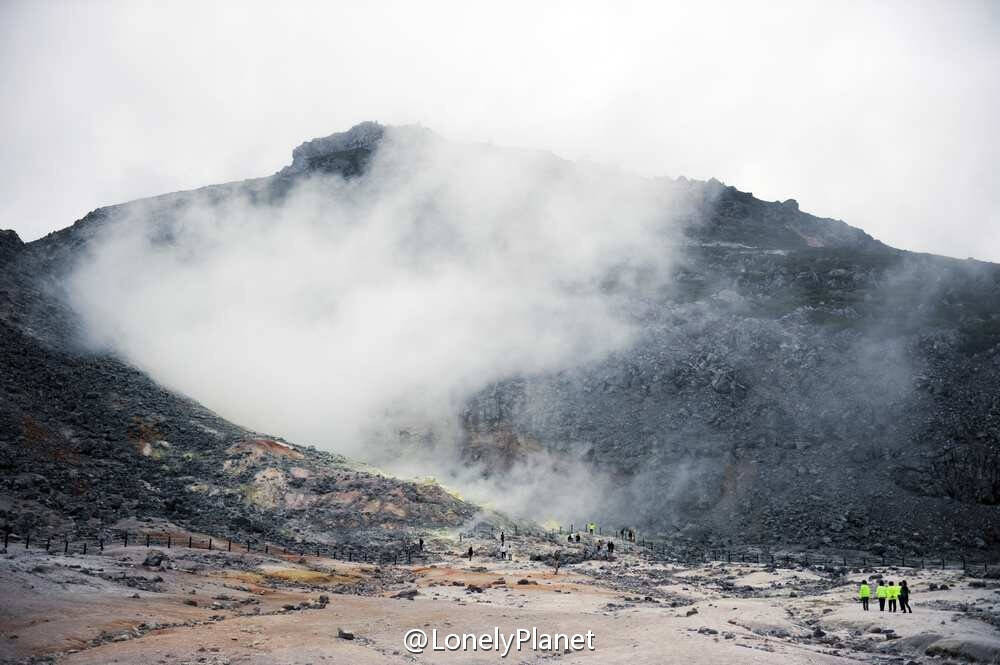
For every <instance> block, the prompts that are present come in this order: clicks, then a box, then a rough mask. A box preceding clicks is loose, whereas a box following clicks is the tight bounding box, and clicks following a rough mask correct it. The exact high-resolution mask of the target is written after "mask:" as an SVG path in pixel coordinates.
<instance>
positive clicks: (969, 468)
mask: <svg viewBox="0 0 1000 665" xmlns="http://www.w3.org/2000/svg"><path fill="white" fill-rule="evenodd" d="M393 131H396V130H393V129H391V128H385V127H382V126H381V125H378V124H376V123H363V124H361V125H358V126H356V127H354V128H352V129H351V130H349V131H348V132H345V133H340V134H334V135H332V136H329V137H326V138H321V139H316V140H313V141H309V142H307V143H304V144H303V145H301V146H299V147H298V148H296V149H295V150H294V151H293V155H292V163H291V165H289V166H287V167H285V168H284V169H282V170H281V171H279V172H278V173H276V174H274V175H272V176H268V177H265V178H259V179H255V180H250V181H245V182H238V183H230V184H225V185H216V186H212V187H207V188H204V189H202V190H196V191H195V192H180V193H175V194H169V195H165V196H160V197H155V198H153V199H147V200H143V201H137V202H132V203H127V204H122V205H117V206H110V207H107V208H101V209H98V210H95V211H93V212H91V213H89V214H87V215H86V216H85V217H83V218H82V219H80V220H78V221H77V222H76V223H75V224H73V225H72V226H70V227H68V228H66V229H63V230H61V231H58V232H55V233H52V234H49V235H48V236H45V237H44V238H41V239H39V240H36V241H33V242H30V243H27V244H24V243H22V242H21V241H20V239H19V238H18V237H17V235H16V234H14V233H13V232H12V231H2V232H0V329H2V346H0V390H2V393H0V395H2V400H0V451H2V460H3V461H2V465H3V469H4V474H3V477H4V480H3V484H2V485H0V491H2V497H0V509H2V511H3V513H4V515H3V516H4V518H5V519H7V520H8V521H9V522H10V523H17V524H18V526H17V528H18V529H21V530H25V529H37V530H45V529H48V530H54V529H59V530H63V531H67V532H82V533H93V532H98V531H100V530H101V529H104V528H108V527H110V526H113V525H114V524H116V523H119V522H121V521H122V520H129V519H136V518H138V519H146V518H163V519H168V520H171V521H173V522H175V523H178V524H183V525H186V526H189V527H192V528H198V529H202V530H205V531H212V532H234V531H238V532H240V533H244V534H258V535H266V536H267V537H270V538H272V539H278V540H285V541H295V540H310V541H318V542H337V541H338V540H343V539H345V538H347V537H352V536H351V534H375V536H376V537H381V536H380V535H379V534H382V535H384V534H386V533H389V534H391V533H393V532H396V531H398V530H400V529H433V528H441V527H455V526H459V525H461V524H463V523H465V522H466V521H467V520H469V519H470V518H472V517H473V516H474V515H475V514H476V512H477V508H476V507H475V506H473V505H472V504H470V503H467V502H465V501H463V500H461V499H459V498H457V497H456V496H454V495H452V494H450V493H448V492H447V491H445V490H444V489H442V488H441V487H440V486H439V485H437V484H436V483H434V482H422V483H421V482H409V481H403V480H399V479H396V478H393V477H390V476H386V475H384V474H379V473H377V472H375V471H374V470H372V469H370V468H368V467H365V466H363V465H360V464H358V463H355V462H351V461H350V460H348V459H347V458H345V457H342V456H340V455H337V454H334V453H331V452H322V451H319V450H316V449H313V448H311V447H308V446H301V445H296V444H295V443H292V442H288V441H285V440H283V439H281V438H279V437H277V436H274V435H265V434H260V433H257V432H253V431H250V430H249V429H246V428H243V427H240V426H239V425H236V424H233V423H232V422H229V420H227V419H225V418H223V417H222V416H220V415H216V414H215V413H213V412H212V411H210V410H209V409H207V408H205V407H203V406H201V405H200V404H198V403H197V402H195V401H193V400H192V399H190V398H188V397H186V396H184V395H183V394H180V393H179V392H178V390H177V389H176V386H175V384H174V383H171V385H174V386H175V387H174V388H173V389H170V388H166V387H164V385H163V384H162V383H161V382H160V378H159V377H158V376H157V375H156V374H155V372H154V371H153V370H148V366H147V363H146V361H145V358H144V357H143V355H142V354H143V350H142V349H141V348H140V349H138V350H137V349H136V348H134V347H133V348H132V349H130V350H129V351H127V352H126V351H122V350H121V349H118V348H115V347H114V345H113V344H104V345H101V344H94V343H93V340H92V339H88V335H87V334H86V330H85V328H86V327H87V326H86V325H85V323H86V322H85V321H84V320H82V316H83V315H82V314H81V307H80V306H79V302H78V301H76V300H75V298H76V297H77V296H78V294H79V291H77V290H74V287H73V284H72V280H73V278H74V277H73V276H74V275H75V274H77V273H76V271H77V270H78V268H79V265H80V264H81V262H86V261H89V260H90V258H89V257H91V256H92V255H93V253H94V252H95V251H97V250H99V249H100V246H101V243H105V242H107V239H108V237H109V234H111V235H113V234H115V233H118V229H119V228H120V225H121V224H122V223H123V220H126V221H125V223H126V224H132V225H134V224H142V225H143V226H144V228H145V229H146V230H145V231H144V232H145V233H147V235H148V236H149V237H150V238H152V240H151V242H152V243H154V244H155V245H156V246H162V247H171V246H173V245H175V244H176V243H178V242H179V238H181V237H182V236H183V234H184V233H186V228H187V226H186V225H187V224H190V223H191V220H190V219H189V218H188V219H185V221H184V223H179V222H178V220H179V219H181V218H182V217H184V215H185V211H187V210H189V209H190V207H191V206H192V205H194V203H193V202H195V201H196V202H197V203H198V205H200V206H204V205H208V206H210V207H212V208H213V209H219V208H223V207H225V206H226V205H227V204H228V202H230V201H232V200H234V199H237V198H239V199H240V200H241V201H244V202H248V205H250V206H252V208H253V210H254V211H255V214H256V213H260V214H263V215H264V216H265V218H266V214H267V211H268V210H270V209H278V208H280V207H281V206H282V205H284V203H285V202H286V201H287V200H288V198H289V197H291V196H294V195H296V192H297V191H299V190H300V189H301V188H302V187H303V186H304V184H303V183H312V184H310V185H309V186H310V187H314V186H315V183H317V182H318V183H320V186H326V185H325V184H324V183H328V182H332V180H329V179H333V180H335V181H336V182H337V183H339V184H338V185H337V187H347V189H343V190H341V189H337V190H336V191H334V193H333V194H332V196H333V197H337V196H340V195H341V194H343V196H347V197H350V196H352V195H353V194H352V192H353V191H354V190H351V189H350V188H349V187H350V183H364V182H365V179H366V178H369V177H370V173H371V171H372V169H374V168H376V165H377V164H378V157H379V154H380V150H382V147H383V144H384V143H385V141H386V140H387V138H386V137H387V136H389V135H390V134H391V133H392V132H393ZM405 131H406V132H408V133H409V134H408V135H410V134H412V135H415V136H418V137H424V136H429V133H428V132H426V130H420V129H417V128H407V129H405ZM420 140H421V141H423V140H427V141H433V142H439V141H441V139H438V138H437V137H431V138H426V139H423V138H421V139H420ZM477 150H480V151H485V152H486V153H488V154H490V151H493V150H499V149H494V148H492V147H489V146H481V147H478V148H477ZM505 159H506V158H505ZM510 159H513V160H514V162H515V163H517V160H521V159H523V160H526V162H531V169H537V168H538V164H539V162H540V163H542V164H543V167H544V169H545V172H546V173H553V172H555V173H558V174H560V175H559V178H560V182H562V181H563V180H564V179H565V178H568V177H575V175H573V174H575V173H576V172H577V171H576V170H577V169H578V168H582V167H578V166H576V165H573V164H571V163H569V162H564V161H562V160H558V159H556V158H555V157H551V156H544V157H539V156H537V155H535V154H534V153H530V154H529V153H524V154H523V155H522V154H520V153H517V154H515V155H514V156H513V157H510ZM528 172H532V173H533V172H535V171H533V170H529V171H528ZM565 174H570V175H565ZM586 177H587V178H590V177H593V175H592V174H588V175H587V176H586ZM607 177H609V178H622V179H623V181H625V182H627V183H628V185H627V186H628V187H629V188H633V187H634V188H636V189H637V190H641V191H642V192H643V196H647V198H646V199H644V200H652V201H659V200H660V198H659V197H662V199H663V200H664V201H669V202H670V203H669V205H670V210H671V214H670V215H669V222H668V221H664V229H665V230H664V236H663V237H664V243H665V244H664V247H667V246H669V258H668V256H667V250H663V251H664V259H663V265H662V266H657V262H656V256H655V252H656V251H660V250H658V249H656V248H652V249H651V250H650V254H649V255H646V256H644V262H642V263H640V264H639V265H638V267H636V266H631V265H626V264H625V263H623V262H618V263H616V264H614V265H612V266H609V267H608V269H607V270H604V271H603V272H601V274H600V275H599V277H600V280H599V282H600V283H599V287H598V289H599V293H600V294H601V295H602V297H604V296H608V297H610V298H612V300H611V302H613V303H614V313H615V317H616V319H615V320H616V321H619V322H622V324H623V325H624V326H626V327H627V328H628V330H629V331H631V332H630V334H629V335H628V336H623V337H622V340H623V341H621V342H620V343H618V344H616V345H613V346H610V347H609V348H608V349H606V350H605V351H603V352H601V353H595V354H593V355H587V356H580V357H579V358H578V360H577V361H573V360H572V359H570V360H567V358H566V357H562V356H560V358H559V361H558V362H556V363H550V364H545V365H540V366H538V367H536V368H534V369H525V368H518V369H517V371H513V370H512V371H509V372H507V373H506V374H503V373H501V374H497V373H496V372H488V373H484V374H483V375H482V376H481V377H480V378H479V380H476V378H477V377H476V376H475V375H472V376H471V377H469V376H465V375H463V376H462V380H463V385H464V386H466V387H467V390H466V391H465V392H464V393H463V394H461V400H460V401H461V403H460V405H459V407H458V408H456V409H455V410H454V411H453V412H452V413H451V414H450V416H449V417H440V416H439V415H437V414H435V415H434V417H430V418H427V419H424V420H421V419H420V418H415V419H413V418H411V422H409V424H407V418H409V417H410V416H402V417H400V418H397V419H396V420H394V421H393V423H392V425H391V426H390V427H385V428H381V429H380V428H379V424H378V423H374V424H373V427H372V429H373V430H379V432H378V434H372V435H371V441H372V445H378V446H380V449H384V450H389V451H392V452H391V454H389V455H387V456H384V457H396V456H398V457H400V458H407V459H419V460H420V461H421V468H422V469H431V470H433V468H434V464H435V459H436V458H435V455H438V454H440V449H439V445H440V442H441V441H442V440H445V439H450V440H453V442H454V446H455V451H456V454H457V460H458V461H459V462H460V463H461V464H462V465H463V467H465V468H467V469H469V470H470V471H471V473H472V474H473V475H475V476H477V477H486V478H494V479H499V480H500V481H502V480H503V477H504V475H505V474H508V473H514V472H515V470H517V469H521V468H523V467H525V465H528V466H530V465H532V464H534V463H535V461H536V460H542V459H544V463H545V465H547V467H548V468H549V469H550V470H552V471H553V474H552V475H550V476H547V477H546V481H545V482H546V483H549V484H551V483H552V482H553V481H554V480H555V481H556V488H557V489H558V486H559V484H560V483H565V490H566V492H567V493H570V494H572V492H573V491H574V490H576V491H579V489H580V487H581V486H586V487H590V488H592V490H591V493H594V492H598V493H600V495H599V496H597V497H594V496H590V497H589V499H592V501H590V502H589V503H588V504H587V506H586V511H587V514H581V515H579V516H575V515H570V516H568V519H566V521H567V522H568V521H570V520H573V519H575V520H576V523H582V522H583V521H584V520H588V521H589V520H590V519H596V520H599V521H601V522H602V523H603V524H606V525H615V528H617V527H618V526H619V525H630V526H634V527H639V528H642V529H643V530H644V531H645V532H646V533H650V534H656V535H659V536H663V537H667V538H671V539H675V540H681V541H685V542H691V543H699V544H707V543H721V542H734V541H735V542H752V543H759V544H764V545H779V544H790V543H792V544H803V545H807V546H811V547H833V546H836V547H841V548H850V549H863V550H875V551H890V552H891V551H898V552H903V553H907V554H908V553H911V552H912V553H917V554H919V553H924V552H934V551H939V550H941V549H947V550H952V551H956V550H963V549H991V550H994V551H995V550H997V549H1000V516H998V511H997V506H998V505H1000V391H998V390H997V386H998V385H1000V266H996V265H993V264H989V263H985V262H980V261H975V260H971V259H969V260H957V259H951V258H945V257H940V256H933V255H926V254H915V253H911V252H907V251H904V250H899V249H894V248H892V247H888V246H886V245H884V244H883V243H881V242H879V241H877V240H875V239H874V238H872V237H871V236H869V235H868V234H866V233H865V232H863V231H861V230H860V229H857V228H854V227H851V226H849V225H848V224H846V223H844V222H842V221H837V220H832V219H824V218H819V217H815V216H813V215H810V214H808V213H805V212H802V211H801V210H799V207H798V204H797V203H796V202H795V201H794V200H787V201H784V202H767V201H762V200H759V199H757V198H755V197H754V196H753V195H752V194H750V193H746V192H741V191H739V190H737V189H735V188H734V187H731V186H727V185H724V184H722V183H720V182H718V181H716V180H710V181H707V182H701V181H692V180H687V179H684V178H679V179H670V178H657V179H644V178H638V177H634V176H629V175H621V174H610V175H608V176H607ZM344 183H347V184H346V185H345V184H344ZM394 186H396V187H404V186H406V181H398V180H389V181H387V182H382V183H380V184H379V187H382V188H383V189H388V188H391V187H394ZM377 191H381V190H377ZM629 191H631V189H630V190H629ZM369 193H370V192H369ZM650 193H651V195H650ZM324 196H330V194H329V193H326V194H324ZM324 200H326V199H324ZM437 205H438V204H437V202H435V201H434V200H429V201H427V202H426V209H428V210H431V211H434V210H437ZM483 205H484V207H485V206H488V205H489V202H485V203H484V204H483ZM529 212H530V211H529ZM644 214H645V213H644ZM390 216H391V214H390ZM653 217H654V218H655V215H653ZM422 219H423V218H422ZM664 219H665V220H666V216H664ZM136 220H138V221H136ZM540 223H541V222H540ZM246 232H247V233H252V232H253V228H252V227H248V230H247V231H246ZM206 251H211V249H210V248H209V249H208V250H206ZM661 268H662V270H661ZM650 273H656V275H655V278H654V277H651V276H650ZM602 302H603V301H602ZM148 307H149V309H150V311H151V312H152V311H155V310H156V309H157V307H158V303H157V302H149V303H148ZM83 318H85V317H83ZM497 334H498V335H502V334H503V333H502V332H500V333H497ZM474 352H475V351H474V350H470V353H474ZM144 368H146V369H144ZM147 370H148V371H147ZM428 451H434V452H428ZM373 460H375V461H381V459H375V458H373ZM560 465H565V466H564V467H561V466H560ZM560 469H562V471H561V470H560ZM585 479H589V480H592V481H593V485H586V484H585V483H582V481H583V480H585ZM593 499H596V500H593ZM581 512H583V509H581ZM533 517H536V518H543V517H546V515H543V514H541V513H538V514H536V515H533ZM563 518H564V519H565V518H566V516H565V515H564V516H563ZM345 534H347V535H345Z"/></svg>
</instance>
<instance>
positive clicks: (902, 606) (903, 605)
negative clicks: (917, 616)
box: [899, 580, 913, 614]
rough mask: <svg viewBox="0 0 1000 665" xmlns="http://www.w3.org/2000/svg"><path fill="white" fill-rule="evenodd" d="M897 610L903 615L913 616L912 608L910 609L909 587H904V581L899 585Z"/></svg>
mask: <svg viewBox="0 0 1000 665" xmlns="http://www.w3.org/2000/svg"><path fill="white" fill-rule="evenodd" d="M899 610H900V611H901V612H903V613H904V614H905V613H906V612H909V613H910V614H913V608H912V607H910V587H908V586H906V580H903V582H902V584H900V585H899Z"/></svg>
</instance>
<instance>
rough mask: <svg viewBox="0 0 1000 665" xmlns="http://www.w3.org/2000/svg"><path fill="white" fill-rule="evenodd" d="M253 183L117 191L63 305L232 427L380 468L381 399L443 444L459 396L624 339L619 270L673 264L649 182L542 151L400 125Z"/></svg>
mask: <svg viewBox="0 0 1000 665" xmlns="http://www.w3.org/2000/svg"><path fill="white" fill-rule="evenodd" d="M268 186H269V181H267V180H265V181H258V182H257V183H256V184H254V185H253V186H252V187H248V188H243V189H242V190H240V188H236V187H234V188H232V189H219V188H209V189H207V190H201V191H199V192H193V193H190V194H184V195H176V196H171V197H163V198H160V199H153V200H150V201H147V202H139V203H134V204H129V205H128V206H126V207H125V208H124V209H123V211H124V214H123V215H121V216H120V217H119V218H118V219H116V221H114V222H113V223H110V224H108V225H107V226H106V227H104V229H102V232H101V234H100V235H99V236H98V238H96V239H95V241H94V242H93V243H92V244H91V251H90V252H89V254H88V256H87V257H86V258H85V259H84V260H83V261H81V263H80V264H79V266H78V267H77V269H76V270H75V272H74V273H73V275H72V276H71V279H70V281H69V290H70V296H71V301H72V303H73V305H74V307H75V308H76V310H77V311H78V312H79V314H80V315H81V317H82V319H83V321H84V323H85V326H86V330H87V331H88V334H89V336H90V338H91V340H92V341H93V342H94V343H96V344H99V345H102V346H106V347H110V348H113V349H115V350H117V351H118V352H120V353H122V354H123V355H124V356H125V357H126V358H128V359H129V360H130V361H132V362H134V363H135V364H137V365H138V366H140V367H142V368H143V369H145V370H147V371H148V372H149V373H150V374H151V375H152V376H153V377H154V378H156V379H158V380H159V381H161V382H163V383H164V384H166V385H168V386H171V387H173V388H175V389H177V390H179V391H180V392H183V393H185V394H187V395H190V396H191V397H193V398H195V399H197V400H199V401H201V402H202V403H204V404H206V405H207V406H209V407H211V408H213V409H215V410H216V411H218V412H219V413H220V414H222V415H223V416H225V417H227V418H229V419H231V420H233V421H234V422H237V423H239V424H241V425H245V426H248V427H252V428H255V429H258V430H261V431H268V432H273V433H276V434H280V435H282V436H286V437H288V438H290V439H291V440H293V441H296V442H298V443H303V444H313V445H317V446H318V447H322V448H327V449H332V450H337V451H338V452H343V453H346V454H350V455H356V456H361V457H363V458H365V459H368V460H369V461H374V462H376V463H379V462H384V459H385V457H386V455H385V454H384V452H383V451H380V450H372V449H371V448H370V445H369V444H370V442H371V440H372V438H371V437H370V436H366V434H365V433H366V432H369V431H370V430H372V429H373V428H376V429H379V428H385V427H386V425H387V424H386V422H384V421H385V419H386V418H388V417H389V416H387V414H389V413H392V414H394V415H393V416H392V418H393V419H395V420H403V421H405V419H406V418H409V417H413V418H418V419H420V420H421V421H422V422H431V423H435V422H436V423H441V424H442V426H441V430H442V431H445V432H451V435H450V436H452V437H454V438H458V437H460V433H459V432H457V428H456V427H455V426H454V423H455V422H456V421H457V413H458V412H459V410H460V409H461V406H462V403H463V400H465V399H466V398H467V397H468V396H469V395H470V394H471V392H472V391H475V390H478V389H480V388H482V387H483V386H484V385H487V384H488V383H490V382H492V381H496V380H500V379H503V378H505V377H509V376H513V375H518V374H531V373H536V372H543V371H548V370H553V369H557V368H559V367H562V366H567V365H578V364H580V363H581V362H587V361H590V360H597V359H599V358H601V357H603V356H605V355H606V354H608V353H610V352H612V351H615V350H617V349H621V348H623V347H625V346H627V345H628V344H629V343H630V340H631V339H632V335H633V333H634V332H635V331H634V329H633V327H632V325H631V324H630V322H629V319H628V317H627V316H626V315H625V313H624V311H623V307H624V305H625V302H624V300H625V299H626V298H628V297H629V296H630V295H632V294H634V290H635V289H637V288H640V287H639V285H638V281H635V282H630V281H629V280H630V279H635V280H638V278H637V277H636V276H637V275H642V284H645V285H654V286H655V285H657V284H660V283H662V280H663V279H664V277H665V275H666V271H667V269H668V268H669V256H670V250H669V247H670V238H669V235H668V231H669V229H670V228H671V225H670V221H671V218H670V211H671V210H672V204H671V201H669V200H668V193H667V191H665V189H664V188H662V187H659V186H657V185H656V184H655V183H654V182H653V181H649V180H645V179H641V178H637V177H634V176H629V175H624V174H620V173H617V172H609V171H607V170H602V169H597V168H582V167H579V166H575V165H571V164H569V163H567V162H564V161H562V160H560V159H557V158H555V157H554V156H551V155H548V154H541V153H533V152H524V151H512V150H502V149H498V148H493V147H487V146H478V145H456V144H451V143H447V142H444V141H441V140H439V139H437V138H436V137H434V136H433V135H431V134H430V133H429V132H425V131H423V130H420V129H416V128H398V129H390V130H387V131H386V134H385V137H384V139H383V140H382V143H381V147H380V148H379V150H378V152H377V153H376V156H375V158H374V159H373V161H372V163H371V164H370V166H369V168H368V170H367V172H366V174H365V175H363V176H361V177H357V178H353V179H349V180H344V179H342V178H340V177H339V176H318V175H317V176H312V177H309V178H303V179H301V181H299V182H298V183H297V184H296V185H295V186H294V187H293V188H292V189H291V190H290V191H289V192H288V193H287V195H285V196H283V197H280V198H279V199H278V200H277V201H278V202H267V203H262V202H259V201H260V200H261V199H260V197H261V196H263V195H262V192H265V191H266V189H267V187H268ZM238 191H241V192H242V193H235V192H238ZM220 192H221V193H223V194H224V195H223V196H221V197H220ZM612 279H614V280H615V284H616V287H615V288H613V289H611V288H608V287H607V284H608V282H609V280H612ZM394 424H395V423H390V424H389V425H388V426H389V428H391V427H392V426H394ZM400 424H401V425H402V424H405V423H400ZM452 443H454V442H452ZM438 452H440V451H438ZM425 461H426V460H425ZM453 461H454V456H452V459H447V460H446V459H441V460H435V461H434V462H432V463H431V464H430V466H433V465H434V464H442V465H450V464H451V463H452V462H453ZM568 463H569V462H567V464H568ZM421 466H422V467H423V468H424V469H426V468H427V466H428V465H427V464H422V465H421ZM546 476H547V474H545V473H542V472H541V471H540V470H538V469H534V470H533V472H532V473H531V474H526V475H525V476H524V477H523V479H522V480H523V481H524V482H521V483H520V484H519V485H518V486H519V487H520V488H521V489H522V490H524V489H525V488H529V489H528V491H520V490H519V491H518V492H516V494H517V496H519V497H522V498H523V499H525V500H527V501H537V500H538V498H539V497H538V495H537V493H535V491H534V490H530V488H538V487H539V486H545V484H546V483H547V482H549V481H550V480H551V478H547V477H546ZM462 477H463V478H465V479H466V480H468V481H469V484H470V485H472V484H473V478H474V476H473V475H469V474H464V475H463V476H462ZM508 482H515V484H517V481H511V480H508ZM595 482H597V481H595ZM591 489H593V488H591ZM506 494H507V496H508V497H509V496H510V492H507V493H506ZM505 503H507V502H505ZM504 507H506V508H511V509H512V508H514V506H512V505H510V504H509V503H508V504H507V505H505V506H504Z"/></svg>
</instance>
